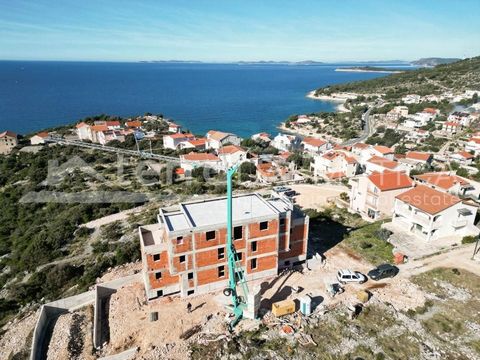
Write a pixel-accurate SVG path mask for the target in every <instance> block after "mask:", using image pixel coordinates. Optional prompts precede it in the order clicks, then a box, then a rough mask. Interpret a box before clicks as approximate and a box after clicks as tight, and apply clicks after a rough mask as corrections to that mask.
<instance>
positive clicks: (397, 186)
mask: <svg viewBox="0 0 480 360" xmlns="http://www.w3.org/2000/svg"><path fill="white" fill-rule="evenodd" d="M349 184H350V185H351V190H350V210H351V211H354V212H357V213H359V214H360V215H362V216H364V217H366V218H369V219H372V220H378V219H380V218H382V217H386V216H391V215H392V212H393V203H394V202H395V197H396V196H397V195H399V194H401V193H402V192H405V191H407V190H408V189H410V188H412V187H413V185H414V183H413V181H412V179H410V177H409V176H408V175H407V174H405V173H403V172H398V171H389V172H385V173H373V174H371V175H365V174H363V175H359V176H356V177H353V178H351V179H350V181H349Z"/></svg>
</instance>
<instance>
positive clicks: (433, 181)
mask: <svg viewBox="0 0 480 360" xmlns="http://www.w3.org/2000/svg"><path fill="white" fill-rule="evenodd" d="M415 177H416V178H417V179H420V180H422V181H425V182H426V183H429V184H430V185H434V186H438V187H440V188H442V189H445V190H448V189H450V188H451V187H452V186H454V185H456V184H460V185H468V184H469V183H468V182H467V181H465V180H463V179H462V178H461V177H459V176H457V175H449V174H445V173H434V172H433V173H426V174H422V175H417V176H415Z"/></svg>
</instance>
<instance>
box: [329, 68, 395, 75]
mask: <svg viewBox="0 0 480 360" xmlns="http://www.w3.org/2000/svg"><path fill="white" fill-rule="evenodd" d="M335 71H339V72H358V73H379V74H401V73H403V71H400V70H367V69H355V68H336V69H335Z"/></svg>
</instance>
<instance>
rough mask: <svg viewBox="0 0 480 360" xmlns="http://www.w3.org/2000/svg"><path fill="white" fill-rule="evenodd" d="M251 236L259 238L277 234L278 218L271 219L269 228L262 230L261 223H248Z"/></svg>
mask: <svg viewBox="0 0 480 360" xmlns="http://www.w3.org/2000/svg"><path fill="white" fill-rule="evenodd" d="M248 232H249V238H250V239H252V238H257V237H263V236H268V235H276V234H277V233H278V220H277V219H275V220H270V221H269V222H268V229H267V230H260V226H259V223H253V224H248Z"/></svg>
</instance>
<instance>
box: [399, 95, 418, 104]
mask: <svg viewBox="0 0 480 360" xmlns="http://www.w3.org/2000/svg"><path fill="white" fill-rule="evenodd" d="M420 100H421V96H420V95H416V94H409V95H405V96H404V97H403V98H402V101H403V102H404V103H405V104H418V103H420Z"/></svg>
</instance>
